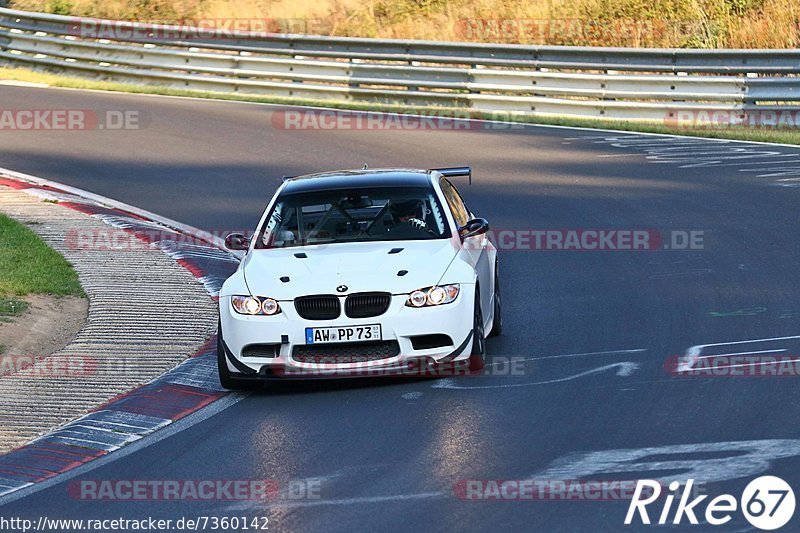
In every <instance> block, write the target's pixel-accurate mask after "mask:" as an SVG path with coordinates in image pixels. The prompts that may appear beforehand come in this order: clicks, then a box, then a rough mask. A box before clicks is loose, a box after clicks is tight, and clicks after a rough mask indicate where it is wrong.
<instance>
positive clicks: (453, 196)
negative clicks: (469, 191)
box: [439, 178, 469, 226]
mask: <svg viewBox="0 0 800 533" xmlns="http://www.w3.org/2000/svg"><path fill="white" fill-rule="evenodd" d="M439 184H440V185H441V187H442V192H443V193H444V198H445V200H447V205H449V206H450V211H452V212H453V218H455V219H456V224H458V225H459V226H463V225H465V224H466V223H467V221H468V220H469V209H467V206H466V205H464V200H462V199H461V195H460V194H458V191H457V190H456V188H455V187H453V184H452V183H450V182H449V181H447V180H446V179H444V178H442V180H441V181H440V182H439Z"/></svg>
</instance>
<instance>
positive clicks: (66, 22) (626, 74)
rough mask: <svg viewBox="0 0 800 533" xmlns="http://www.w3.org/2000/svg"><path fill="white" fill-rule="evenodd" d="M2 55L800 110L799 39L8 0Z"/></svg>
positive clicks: (164, 74)
mask: <svg viewBox="0 0 800 533" xmlns="http://www.w3.org/2000/svg"><path fill="white" fill-rule="evenodd" d="M0 61H3V62H7V63H11V64H20V65H27V66H31V67H39V68H45V69H48V70H56V71H63V72H67V73H71V74H79V75H83V76H92V77H95V78H100V79H104V80H112V81H124V82H136V83H145V84H153V85H159V86H166V87H173V88H180V89H194V90H203V91H220V92H229V93H246V94H259V95H272V96H282V97H294V98H310V99H316V100H331V99H332V100H346V101H359V102H382V103H401V104H411V105H434V106H450V107H459V108H470V109H476V110H482V111H503V112H517V113H526V114H537V115H558V116H572V117H602V118H614V119H627V120H676V119H678V118H680V117H681V113H688V114H689V116H690V117H691V118H692V119H693V120H695V121H696V120H697V119H698V117H699V118H700V119H702V118H703V117H705V116H710V114H711V113H714V112H722V113H724V114H728V115H741V116H744V115H745V114H748V113H752V112H753V111H797V110H800V107H797V105H796V102H797V101H800V77H795V75H797V74H800V50H683V49H631V48H589V47H563V46H518V45H504V44H473V43H446V42H432V41H401V40H390V39H361V38H346V37H319V36H305V35H286V34H258V33H243V32H231V31H221V30H220V31H207V30H200V29H192V28H187V27H178V26H165V25H152V24H141V23H132V22H118V21H101V20H96V19H86V18H79V17H65V16H60V15H49V14H42V13H29V12H23V11H16V10H10V9H2V8H0ZM704 113H708V114H709V115H705V114H704Z"/></svg>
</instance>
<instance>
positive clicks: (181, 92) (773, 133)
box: [0, 67, 800, 145]
mask: <svg viewBox="0 0 800 533" xmlns="http://www.w3.org/2000/svg"><path fill="white" fill-rule="evenodd" d="M0 80H13V81H20V82H27V83H41V84H46V85H49V86H52V87H65V88H70V89H90V90H98V91H111V92H124V93H134V94H158V95H165V96H186V97H191V98H208V99H216V100H230V101H238V102H257V103H268V104H282V105H295V106H314V107H326V108H330V109H352V110H356V111H381V112H389V113H408V114H422V115H426V114H432V115H433V114H435V115H436V116H455V117H460V118H464V117H467V116H469V117H471V118H478V119H487V120H492V119H494V120H497V119H498V118H500V119H502V120H508V121H513V122H519V123H522V124H544V125H554V126H568V127H579V128H592V129H611V130H621V131H630V132H645V133H662V134H670V135H690V136H697V137H709V138H714V139H731V140H737V141H759V142H773V143H783V144H795V145H800V129H797V128H751V127H741V126H733V127H731V128H719V127H713V126H706V127H704V126H677V125H670V124H666V123H664V122H660V121H652V122H645V121H636V122H631V121H625V120H609V119H595V118H572V117H541V116H529V115H522V114H516V115H510V114H508V113H492V112H486V111H476V110H474V109H466V108H455V107H452V108H451V107H434V106H429V107H421V106H406V105H400V104H373V103H363V102H345V101H331V100H309V99H303V98H283V97H277V96H274V97H273V96H258V95H246V94H230V93H222V92H212V91H194V90H187V89H172V88H169V87H159V86H155V85H136V84H129V83H119V82H109V81H96V80H90V79H85V78H79V77H73V76H65V75H63V74H52V73H48V72H39V71H34V70H30V69H27V68H10V67H0Z"/></svg>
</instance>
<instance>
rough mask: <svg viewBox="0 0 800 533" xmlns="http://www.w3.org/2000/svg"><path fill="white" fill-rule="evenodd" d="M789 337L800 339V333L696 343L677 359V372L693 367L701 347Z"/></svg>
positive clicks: (780, 339) (686, 370)
mask: <svg viewBox="0 0 800 533" xmlns="http://www.w3.org/2000/svg"><path fill="white" fill-rule="evenodd" d="M790 339H800V335H789V336H787V337H769V338H766V339H751V340H744V341H731V342H716V343H713V344H698V345H696V346H692V347H690V348H689V349H688V350H686V353H685V354H684V356H683V357H681V358H680V359H679V360H678V366H677V368H676V371H677V372H688V371H689V370H692V368H694V365H695V363H696V362H697V360H698V359H699V358H700V354H701V353H702V351H703V348H711V347H714V346H733V345H735V344H752V343H756V342H771V341H784V340H790Z"/></svg>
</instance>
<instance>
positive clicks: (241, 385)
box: [217, 325, 254, 390]
mask: <svg viewBox="0 0 800 533" xmlns="http://www.w3.org/2000/svg"><path fill="white" fill-rule="evenodd" d="M217 369H218V370H219V383H220V385H222V386H223V388H226V389H228V390H248V389H253V388H254V387H253V384H252V383H250V382H248V381H244V380H241V379H236V378H235V377H233V373H232V372H231V371H230V370H228V362H227V361H226V360H225V347H224V346H223V344H222V326H221V325H220V326H219V327H218V329H217Z"/></svg>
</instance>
